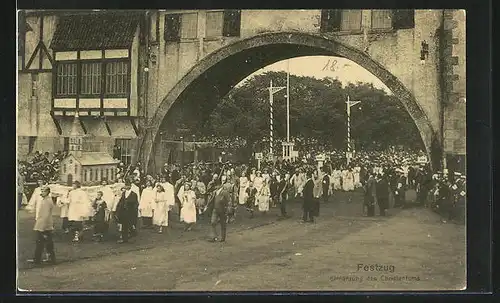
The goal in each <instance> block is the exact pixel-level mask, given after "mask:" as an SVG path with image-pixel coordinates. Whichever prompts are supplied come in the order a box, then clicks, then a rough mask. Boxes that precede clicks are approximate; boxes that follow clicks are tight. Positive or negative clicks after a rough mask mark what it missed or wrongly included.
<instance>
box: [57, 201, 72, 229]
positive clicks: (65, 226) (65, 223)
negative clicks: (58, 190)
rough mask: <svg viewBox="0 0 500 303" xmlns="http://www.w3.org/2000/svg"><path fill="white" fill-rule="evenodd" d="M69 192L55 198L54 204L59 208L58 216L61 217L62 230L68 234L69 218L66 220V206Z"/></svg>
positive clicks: (67, 205)
mask: <svg viewBox="0 0 500 303" xmlns="http://www.w3.org/2000/svg"><path fill="white" fill-rule="evenodd" d="M68 197H69V192H67V193H66V194H63V195H61V196H59V197H57V198H56V205H57V206H58V207H59V208H60V217H61V219H62V226H61V228H62V230H63V231H64V233H65V234H69V220H68V207H69V201H68Z"/></svg>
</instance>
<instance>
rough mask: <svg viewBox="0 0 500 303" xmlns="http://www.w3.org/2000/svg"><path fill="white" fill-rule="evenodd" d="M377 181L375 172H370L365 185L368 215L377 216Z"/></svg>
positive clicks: (365, 201) (365, 202)
mask: <svg viewBox="0 0 500 303" xmlns="http://www.w3.org/2000/svg"><path fill="white" fill-rule="evenodd" d="M376 185H377V181H376V180H375V177H374V175H373V173H369V174H368V180H367V181H366V183H365V185H364V186H363V187H364V191H365V197H364V205H363V207H366V215H367V216H368V217H373V216H375V202H376V200H377V187H376Z"/></svg>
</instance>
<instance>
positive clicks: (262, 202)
mask: <svg viewBox="0 0 500 303" xmlns="http://www.w3.org/2000/svg"><path fill="white" fill-rule="evenodd" d="M258 195H259V202H258V204H259V211H260V212H261V213H263V214H266V213H267V212H268V211H269V200H270V198H271V191H270V189H269V182H268V181H267V179H264V181H263V183H262V187H261V189H260V192H259V194H258Z"/></svg>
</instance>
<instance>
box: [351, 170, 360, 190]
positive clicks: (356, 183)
mask: <svg viewBox="0 0 500 303" xmlns="http://www.w3.org/2000/svg"><path fill="white" fill-rule="evenodd" d="M360 172H361V167H359V166H356V167H354V168H353V177H354V188H360V187H361V182H360V180H361V178H360V175H359V174H360Z"/></svg>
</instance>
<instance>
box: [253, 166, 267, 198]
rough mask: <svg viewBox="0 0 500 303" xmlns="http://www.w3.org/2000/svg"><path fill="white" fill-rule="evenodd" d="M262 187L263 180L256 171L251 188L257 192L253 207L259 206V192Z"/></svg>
mask: <svg viewBox="0 0 500 303" xmlns="http://www.w3.org/2000/svg"><path fill="white" fill-rule="evenodd" d="M263 185H264V178H263V177H262V175H261V173H260V171H257V173H256V174H255V178H254V179H253V187H255V189H256V190H257V196H256V197H255V206H257V205H259V199H260V191H261V189H262V186H263Z"/></svg>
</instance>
